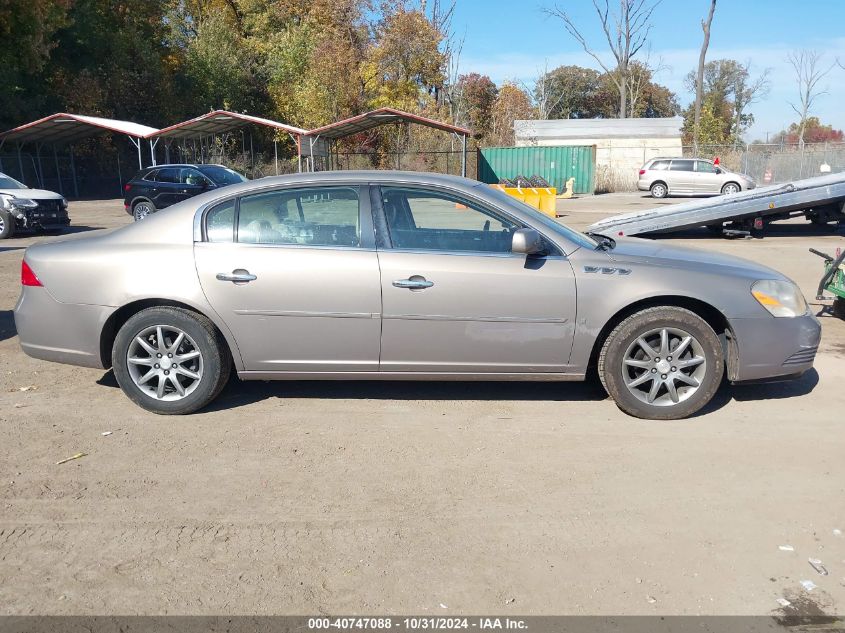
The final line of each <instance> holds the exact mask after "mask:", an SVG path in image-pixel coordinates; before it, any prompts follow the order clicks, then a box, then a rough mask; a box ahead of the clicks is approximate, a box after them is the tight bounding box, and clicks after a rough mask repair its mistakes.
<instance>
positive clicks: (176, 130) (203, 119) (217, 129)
mask: <svg viewBox="0 0 845 633" xmlns="http://www.w3.org/2000/svg"><path fill="white" fill-rule="evenodd" d="M245 125H260V126H263V127H269V128H273V129H276V130H282V131H283V132H287V133H288V134H292V135H294V136H300V135H303V134H306V130H303V129H302V128H298V127H294V126H293V125H287V124H286V123H280V122H279V121H272V120H271V119H263V118H261V117H257V116H252V115H251V114H241V113H240V112H229V111H228V110H214V111H212V112H208V113H206V114H203V115H202V116H198V117H196V118H194V119H190V120H188V121H183V122H182V123H176V124H175V125H171V126H170V127H166V128H163V129H161V130H156V131H155V132H154V133H152V134H150V137H153V138H196V137H198V136H209V135H212V134H222V133H224V132H230V131H231V130H236V129H238V128H241V127H244V126H245Z"/></svg>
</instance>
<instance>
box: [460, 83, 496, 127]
mask: <svg viewBox="0 0 845 633" xmlns="http://www.w3.org/2000/svg"><path fill="white" fill-rule="evenodd" d="M456 88H457V89H456V91H455V95H456V97H455V98H456V101H457V108H456V112H457V114H458V116H457V117H456V122H457V123H463V124H466V125H468V126H469V128H470V129H471V130H472V131H473V133H474V135H475V136H476V138H483V137H485V136H487V135H488V134H489V133H490V132H491V131H492V127H493V108H494V106H495V104H496V96H497V95H498V92H499V90H498V88H496V84H495V83H493V81H492V80H491V79H490V77H488V76H487V75H479V74H478V73H469V74H467V75H461V76H460V77H459V78H458V81H457V84H456Z"/></svg>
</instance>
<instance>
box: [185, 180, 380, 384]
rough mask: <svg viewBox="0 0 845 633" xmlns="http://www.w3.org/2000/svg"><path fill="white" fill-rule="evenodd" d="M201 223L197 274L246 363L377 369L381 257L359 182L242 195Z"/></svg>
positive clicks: (260, 368)
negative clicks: (375, 246)
mask: <svg viewBox="0 0 845 633" xmlns="http://www.w3.org/2000/svg"><path fill="white" fill-rule="evenodd" d="M364 190H365V192H366V188H364ZM204 227H205V228H204V238H203V241H201V242H197V243H196V244H195V249H194V253H195V259H196V265H197V273H198V274H199V279H200V282H201V284H202V288H203V290H204V291H205V295H206V297H207V298H208V301H209V303H210V304H211V305H212V307H213V308H214V310H215V311H216V312H217V313H218V314H219V315H220V317H221V318H222V319H223V320H224V321H225V322H226V324H227V325H228V326H229V328H230V330H231V331H232V333H233V334H234V337H235V339H236V341H237V345H238V349H239V350H240V353H241V356H242V358H243V362H244V366H245V369H246V370H247V371H252V372H263V373H270V372H292V373H297V372H300V373H301V372H363V371H373V372H375V371H377V370H378V361H379V340H380V335H381V287H380V283H379V268H378V256H377V254H376V252H375V248H374V243H373V230H372V216H371V214H370V205H369V199H368V197H367V196H366V195H364V196H362V195H360V191H359V187H358V186H349V185H343V186H318V187H298V188H285V189H275V190H269V191H265V192H261V193H253V194H249V195H245V196H243V197H240V198H237V199H232V200H228V201H225V202H222V203H220V204H218V206H216V207H214V208H212V209H210V210H209V211H208V212H207V213H206V215H205V220H204Z"/></svg>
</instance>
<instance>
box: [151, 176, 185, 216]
mask: <svg viewBox="0 0 845 633" xmlns="http://www.w3.org/2000/svg"><path fill="white" fill-rule="evenodd" d="M181 171H182V170H181V169H180V168H179V167H162V168H161V169H159V170H158V172H157V173H156V176H155V188H154V193H153V195H152V196H150V197H151V198H152V201H153V204H154V205H155V206H156V209H164V208H166V207H169V206H170V205H172V204H176V203H177V202H179V200H180V198H179V189H180V187H181V182H180V181H181Z"/></svg>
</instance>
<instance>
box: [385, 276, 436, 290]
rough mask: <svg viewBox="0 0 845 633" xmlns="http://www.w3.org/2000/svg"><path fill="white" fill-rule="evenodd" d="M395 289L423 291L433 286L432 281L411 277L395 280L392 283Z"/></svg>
mask: <svg viewBox="0 0 845 633" xmlns="http://www.w3.org/2000/svg"><path fill="white" fill-rule="evenodd" d="M393 285H394V286H395V287H396V288H408V289H409V290H424V289H425V288H431V287H432V286H433V285H434V282H433V281H428V280H427V279H426V278H425V277H421V276H420V275H413V276H412V277H410V278H409V279H397V280H396V281H394V282H393Z"/></svg>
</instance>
